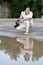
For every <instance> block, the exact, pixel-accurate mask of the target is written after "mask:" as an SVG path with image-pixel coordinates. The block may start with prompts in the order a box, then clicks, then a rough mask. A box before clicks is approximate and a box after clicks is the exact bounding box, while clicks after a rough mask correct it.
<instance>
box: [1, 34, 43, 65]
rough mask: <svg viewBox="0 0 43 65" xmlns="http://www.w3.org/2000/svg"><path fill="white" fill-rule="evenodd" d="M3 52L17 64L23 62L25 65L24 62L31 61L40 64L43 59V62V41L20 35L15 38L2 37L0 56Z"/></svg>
mask: <svg viewBox="0 0 43 65" xmlns="http://www.w3.org/2000/svg"><path fill="white" fill-rule="evenodd" d="M3 50H4V52H3ZM1 51H2V52H3V53H4V54H5V55H6V54H8V55H9V56H10V59H11V60H14V61H15V62H16V61H19V62H20V61H21V60H22V62H23V63H24V61H25V62H28V63H29V61H30V62H35V61H38V63H39V59H41V58H42V60H43V41H40V40H36V39H33V38H31V37H29V36H24V35H18V36H17V37H15V38H10V37H5V36H0V54H1ZM23 59H24V60H23ZM19 62H17V63H19ZM35 63H36V62H35ZM14 64H15V63H14ZM16 65H17V64H16ZM21 65H22V64H21ZM24 65H25V63H24ZM31 65H32V64H31ZM33 65H34V64H33Z"/></svg>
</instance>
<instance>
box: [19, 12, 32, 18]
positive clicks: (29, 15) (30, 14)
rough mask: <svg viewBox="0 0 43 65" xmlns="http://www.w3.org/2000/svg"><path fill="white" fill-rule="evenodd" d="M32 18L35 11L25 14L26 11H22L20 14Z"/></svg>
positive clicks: (21, 16) (22, 16)
mask: <svg viewBox="0 0 43 65" xmlns="http://www.w3.org/2000/svg"><path fill="white" fill-rule="evenodd" d="M28 17H29V18H32V17H33V13H32V12H31V11H30V13H29V14H27V15H26V14H25V12H24V11H22V12H21V15H20V18H28Z"/></svg>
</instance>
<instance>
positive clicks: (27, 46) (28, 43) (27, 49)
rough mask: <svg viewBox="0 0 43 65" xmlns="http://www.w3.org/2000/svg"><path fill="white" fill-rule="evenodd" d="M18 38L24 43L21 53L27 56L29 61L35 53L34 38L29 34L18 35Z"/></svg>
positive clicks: (26, 59) (26, 58)
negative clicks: (33, 50)
mask: <svg viewBox="0 0 43 65" xmlns="http://www.w3.org/2000/svg"><path fill="white" fill-rule="evenodd" d="M16 40H17V41H18V42H20V43H22V44H24V49H22V48H21V47H20V49H21V53H22V54H23V56H24V58H25V61H29V60H30V59H32V55H33V52H32V49H33V44H34V42H33V40H31V39H30V38H29V37H28V36H26V37H18V38H17V39H16Z"/></svg>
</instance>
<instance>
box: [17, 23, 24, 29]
mask: <svg viewBox="0 0 43 65" xmlns="http://www.w3.org/2000/svg"><path fill="white" fill-rule="evenodd" d="M23 28H25V23H23V24H20V26H18V27H16V29H17V30H22V29H23Z"/></svg>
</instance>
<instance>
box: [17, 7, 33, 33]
mask: <svg viewBox="0 0 43 65" xmlns="http://www.w3.org/2000/svg"><path fill="white" fill-rule="evenodd" d="M32 17H33V13H32V12H31V11H30V8H29V7H26V8H25V10H24V11H22V12H21V15H20V18H19V24H18V26H17V27H16V29H17V30H21V29H22V28H26V34H27V33H28V32H29V25H30V24H31V25H32V26H33V20H32Z"/></svg>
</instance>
